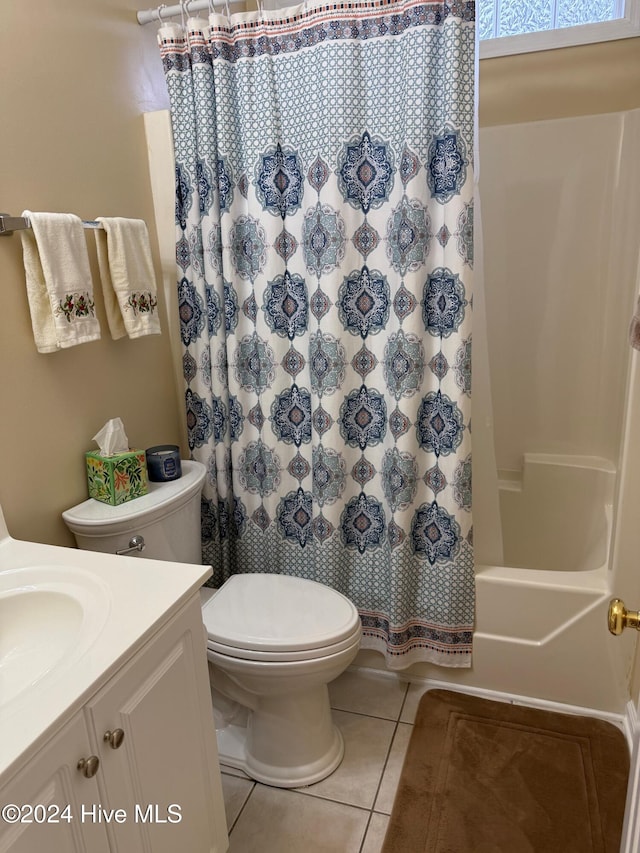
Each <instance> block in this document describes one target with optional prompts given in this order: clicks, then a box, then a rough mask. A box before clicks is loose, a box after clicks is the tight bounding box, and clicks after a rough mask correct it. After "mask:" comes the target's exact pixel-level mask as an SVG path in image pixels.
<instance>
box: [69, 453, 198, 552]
mask: <svg viewBox="0 0 640 853" xmlns="http://www.w3.org/2000/svg"><path fill="white" fill-rule="evenodd" d="M205 471H206V469H205V466H204V465H203V464H202V463H200V462H191V461H183V462H182V477H180V478H179V479H177V480H171V481H169V482H164V483H149V491H148V493H147V494H146V495H143V496H142V497H139V498H135V499H134V500H132V501H127V502H126V503H124V504H120V505H119V506H110V505H109V504H105V503H101V502H100V501H97V500H94V499H93V498H90V499H89V500H87V501H84V503H81V504H78V505H77V506H74V507H72V508H71V509H68V510H65V512H63V513H62V518H63V519H64V522H65V524H66V525H67V527H68V528H69V530H71V532H72V533H73V535H74V536H75V539H76V542H77V544H78V548H83V549H85V550H87V551H103V552H109V553H112V554H115V552H116V551H123V550H125V549H127V548H129V547H130V543H131V540H132V538H133V537H134V536H142V537H143V538H144V542H145V547H144V550H143V551H137V550H134V551H131V555H132V556H139V557H146V558H151V559H156V560H171V561H174V562H179V563H196V564H197V563H202V546H201V542H200V493H201V492H202V486H203V484H204V477H205Z"/></svg>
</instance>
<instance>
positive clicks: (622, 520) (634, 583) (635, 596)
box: [610, 351, 640, 853]
mask: <svg viewBox="0 0 640 853" xmlns="http://www.w3.org/2000/svg"><path fill="white" fill-rule="evenodd" d="M638 356H639V354H638V353H637V352H635V351H632V354H631V362H630V370H629V378H628V383H627V398H626V399H627V411H626V413H625V423H624V427H623V440H622V452H621V454H620V461H619V465H618V471H619V474H618V487H617V495H616V501H615V505H616V507H617V512H616V519H615V530H614V535H613V546H612V554H611V581H610V589H611V592H612V597H613V596H615V597H619V598H622V599H623V600H624V601H626V602H627V604H628V606H629V607H630V608H640V524H638V516H639V514H640V441H639V440H638V436H640V370H639V367H638ZM612 639H613V641H614V646H613V653H612V659H611V662H612V666H615V667H616V668H618V669H619V670H620V673H621V678H623V679H625V681H626V682H627V683H629V695H630V697H631V699H632V701H631V702H630V703H629V707H630V708H633V710H634V711H635V713H631V714H627V716H628V717H630V718H632V722H633V725H634V731H633V745H632V754H631V767H630V769H629V786H628V789H627V802H626V809H625V820H624V827H623V832H622V844H621V847H620V851H621V853H640V731H639V729H638V720H639V719H640V655H639V654H638V653H637V642H638V632H637V631H635V630H633V629H632V628H627V629H626V630H625V631H624V632H623V633H622V634H621V635H620V636H619V637H616V638H612Z"/></svg>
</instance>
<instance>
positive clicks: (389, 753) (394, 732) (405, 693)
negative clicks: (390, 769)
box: [369, 684, 409, 820]
mask: <svg viewBox="0 0 640 853" xmlns="http://www.w3.org/2000/svg"><path fill="white" fill-rule="evenodd" d="M408 692H409V685H408V684H407V687H406V689H405V692H404V698H403V700H402V705H401V706H400V711H399V713H398V718H397V719H396V724H395V726H394V729H393V735H392V736H391V742H390V743H389V749H388V750H387V757H386V758H385V760H384V765H383V767H382V773H381V774H380V779H379V780H378V786H377V788H376V792H375V795H374V797H373V805H372V806H371V811H374V809H375V805H376V800H377V799H378V794H379V793H380V788H381V787H382V780H383V779H384V774H385V771H386V769H387V765H388V764H389V758H390V756H391V750H392V749H393V742H394V741H395V739H396V734H397V733H398V726H399V725H400V717H401V716H402V708H403V707H404V703H405V702H406V701H407V693H408ZM369 820H371V816H369Z"/></svg>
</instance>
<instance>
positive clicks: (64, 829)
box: [0, 595, 228, 853]
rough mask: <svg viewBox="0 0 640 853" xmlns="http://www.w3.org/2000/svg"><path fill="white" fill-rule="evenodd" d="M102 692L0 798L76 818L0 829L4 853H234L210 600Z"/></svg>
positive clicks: (187, 613)
mask: <svg viewBox="0 0 640 853" xmlns="http://www.w3.org/2000/svg"><path fill="white" fill-rule="evenodd" d="M97 687H98V689H97V690H96V692H95V693H94V694H93V695H92V696H90V697H89V698H88V700H87V701H86V703H85V704H84V707H83V708H82V709H79V710H77V711H76V712H75V713H74V716H73V718H72V719H70V720H69V722H68V723H66V724H65V726H64V727H63V728H62V729H61V730H59V731H58V733H57V734H55V735H54V736H53V737H52V738H51V739H50V740H49V741H48V742H47V743H45V745H44V746H42V747H41V748H40V749H39V750H38V751H37V752H35V753H34V754H33V755H32V756H30V758H29V759H28V763H27V764H26V766H25V767H24V768H22V770H20V771H19V772H18V773H17V774H16V775H15V776H14V777H13V778H12V779H11V780H9V781H7V782H6V783H5V784H3V786H2V787H1V788H0V806H2V805H5V804H6V803H15V804H16V805H19V806H21V805H24V804H27V803H32V804H34V805H35V804H36V803H38V804H41V805H47V804H51V803H57V804H58V805H59V806H60V807H63V806H64V805H66V804H67V803H68V804H69V806H70V813H71V815H72V819H71V820H70V821H68V822H67V821H66V819H65V820H63V821H62V822H61V823H58V824H55V825H53V824H46V823H44V824H42V823H31V824H15V825H7V824H6V823H4V822H2V821H1V820H0V853H4V851H11V853H40V851H45V850H46V851H52V853H67V851H69V853H75V851H83V853H102V851H118V853H138V851H140V853H143V851H144V853H176V851H180V853H224V851H226V850H227V847H228V839H227V830H226V821H225V815H224V803H223V798H222V789H221V782H220V772H219V765H218V756H217V749H216V744H215V729H214V723H213V715H212V710H211V698H210V693H209V681H208V674H207V663H206V650H205V639H204V633H203V627H202V612H201V608H200V600H199V597H198V596H197V595H196V596H195V597H193V598H192V599H191V600H190V601H189V602H188V603H187V604H186V605H185V606H184V607H183V608H182V609H181V610H179V611H178V612H177V613H176V615H174V616H173V617H172V618H171V619H170V620H169V621H168V622H167V623H166V624H165V625H164V627H163V628H161V629H160V630H159V631H157V633H155V634H154V635H153V636H152V637H150V638H149V639H148V640H147V641H146V643H145V644H144V645H142V646H141V647H140V648H139V650H138V651H137V652H136V653H135V654H134V655H133V657H131V659H130V660H129V661H128V662H127V663H125V664H124V665H123V666H122V667H121V668H120V669H119V670H118V671H117V672H115V673H114V674H113V675H111V677H110V678H109V680H108V681H106V683H104V684H102V686H100V685H97ZM81 759H85V764H84V766H83V767H82V768H81V769H78V762H79V761H81ZM96 759H97V761H96ZM96 768H97V769H96ZM94 771H95V773H94ZM85 773H86V774H88V776H87V775H85ZM92 774H93V775H92ZM3 781H4V780H3ZM41 816H42V814H41Z"/></svg>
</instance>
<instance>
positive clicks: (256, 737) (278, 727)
mask: <svg viewBox="0 0 640 853" xmlns="http://www.w3.org/2000/svg"><path fill="white" fill-rule="evenodd" d="M202 613H203V618H204V623H205V626H206V628H207V634H208V641H207V655H208V658H209V662H210V665H211V671H212V685H213V688H214V697H215V690H216V688H218V689H220V690H221V692H222V693H223V694H224V695H226V697H227V699H231V700H233V701H234V702H236V703H237V704H238V705H240V707H241V708H249V709H250V714H249V715H247V717H246V719H245V718H243V717H242V716H240V718H239V719H238V715H237V713H236V711H237V708H236V707H234V706H229V705H227V706H226V707H227V713H226V714H224V713H218V715H217V720H216V730H217V732H218V747H219V750H220V753H221V755H224V759H222V760H224V761H225V763H226V764H229V765H231V766H232V767H238V768H240V769H241V770H244V772H245V773H247V774H248V775H249V776H251V777H252V778H254V779H258V780H259V781H261V782H265V783H267V784H269V785H276V786H280V787H293V786H298V785H309V784H311V783H312V782H317V781H318V780H320V779H323V778H324V777H325V776H327V775H328V774H329V773H331V772H332V771H333V770H335V768H336V767H337V766H338V764H340V761H341V760H342V756H343V754H344V744H343V742H342V736H341V735H340V732H339V730H338V729H337V728H336V726H335V725H334V723H333V720H332V717H331V710H330V706H329V693H328V689H327V685H328V684H329V682H331V681H333V679H334V678H337V677H338V676H339V675H340V674H341V673H342V672H344V670H345V669H346V668H347V666H348V665H349V664H350V663H351V661H352V660H353V659H354V657H355V656H356V654H357V651H358V647H359V645H360V635H361V627H360V619H359V617H358V612H357V610H356V608H355V607H354V606H353V604H352V603H351V602H350V601H349V600H348V599H347V598H345V597H344V596H343V595H341V594H340V593H339V592H336V591H335V590H333V589H330V588H329V587H327V586H324V585H323V584H319V583H316V582H315V581H311V580H305V579H303V578H296V577H289V576H287V575H274V574H240V575H233V576H232V577H230V578H229V580H228V581H227V582H226V583H225V584H223V586H222V587H221V588H220V589H219V590H218V591H217V592H216V593H215V594H214V595H213V597H212V598H210V599H209V601H208V602H207V603H206V604H205V605H204V607H203V611H202ZM218 704H219V707H220V703H218ZM229 708H230V709H231V712H232V714H231V715H229Z"/></svg>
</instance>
